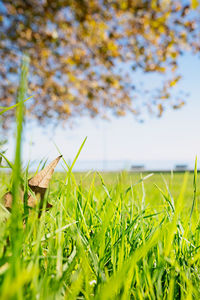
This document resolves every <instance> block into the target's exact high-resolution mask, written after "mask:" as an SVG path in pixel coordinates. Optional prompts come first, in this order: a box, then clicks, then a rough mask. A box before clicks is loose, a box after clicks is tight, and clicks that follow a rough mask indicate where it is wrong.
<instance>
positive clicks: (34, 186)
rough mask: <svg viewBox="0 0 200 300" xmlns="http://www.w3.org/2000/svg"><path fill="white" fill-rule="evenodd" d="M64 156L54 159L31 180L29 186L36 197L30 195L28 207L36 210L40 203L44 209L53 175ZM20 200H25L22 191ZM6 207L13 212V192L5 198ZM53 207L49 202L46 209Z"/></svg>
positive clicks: (21, 191)
mask: <svg viewBox="0 0 200 300" xmlns="http://www.w3.org/2000/svg"><path fill="white" fill-rule="evenodd" d="M61 157H62V155H60V156H58V157H57V158H56V159H54V160H53V161H52V162H51V163H50V164H49V165H48V166H46V167H45V168H44V169H43V170H42V171H40V172H39V173H37V174H36V175H35V176H34V177H32V178H31V179H29V181H28V186H29V187H30V189H31V190H32V191H33V192H34V194H35V197H34V196H32V195H31V194H30V193H29V194H28V201H27V202H28V206H29V207H32V208H34V207H35V206H36V205H37V202H38V201H40V208H42V205H43V200H44V195H45V192H46V190H47V188H48V186H49V182H50V180H51V177H52V175H53V172H54V169H55V167H56V166H57V164H58V162H59V160H60V159H61ZM20 198H21V199H22V201H23V199H24V192H23V190H20ZM3 199H4V205H5V207H6V208H7V209H8V210H9V211H11V208H12V201H13V196H12V193H11V192H7V193H6V194H5V195H4V196H3ZM51 207H52V205H51V204H50V203H48V202H47V205H46V209H49V208H51Z"/></svg>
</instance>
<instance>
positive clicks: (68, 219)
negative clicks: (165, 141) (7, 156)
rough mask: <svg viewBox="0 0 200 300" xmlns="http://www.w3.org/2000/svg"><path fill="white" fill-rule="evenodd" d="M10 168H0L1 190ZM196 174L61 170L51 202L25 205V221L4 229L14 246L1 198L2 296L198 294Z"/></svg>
mask: <svg viewBox="0 0 200 300" xmlns="http://www.w3.org/2000/svg"><path fill="white" fill-rule="evenodd" d="M10 177H12V174H10V175H8V174H6V173H4V172H1V175H0V180H1V190H0V194H1V196H3V194H4V193H5V191H6V189H7V188H9V187H10V183H11V182H12V180H13V178H10ZM24 178H26V174H24ZM195 180H196V179H195ZM193 181H194V175H193V174H192V173H185V174H183V173H180V174H173V173H172V174H164V175H162V174H153V175H151V176H149V174H143V175H142V174H133V173H127V172H122V173H102V174H100V173H94V172H90V173H75V174H73V173H72V172H71V171H69V170H67V169H66V173H55V174H54V176H53V179H52V181H51V184H50V187H49V190H48V192H47V194H46V197H45V199H46V200H47V198H48V202H50V203H51V204H52V205H53V207H52V208H51V209H50V210H49V211H45V210H43V211H42V215H41V217H40V218H38V208H36V209H32V211H31V212H30V213H29V216H28V220H27V223H26V227H25V228H23V229H21V231H20V232H17V233H16V232H15V235H14V236H11V238H12V239H13V243H14V246H13V245H12V242H11V243H8V236H9V235H10V234H11V232H10V230H13V229H12V226H11V219H12V218H11V217H10V216H11V214H10V213H9V212H8V211H6V210H5V209H4V208H3V205H2V206H1V231H0V234H1V237H0V257H1V258H0V265H1V266H0V290H1V299H103V300H104V299H199V297H200V288H199V271H200V268H199V257H200V252H199V243H200V233H199V230H200V229H199V213H198V211H199V209H198V206H197V203H198V202H199V193H198V192H195V187H196V186H197V184H198V183H197V181H196V182H195V185H194V184H193ZM194 192H195V203H194ZM193 203H194V209H193V211H192V214H191V210H192V204H193ZM5 220H7V221H5ZM10 227H11V229H10ZM11 235H12V234H11ZM17 247H19V249H20V253H18V257H16V256H15V255H16V253H13V251H14V252H15V251H17V250H16V248H17ZM20 247H21V248H20ZM14 249H15V250H14ZM19 249H18V251H19Z"/></svg>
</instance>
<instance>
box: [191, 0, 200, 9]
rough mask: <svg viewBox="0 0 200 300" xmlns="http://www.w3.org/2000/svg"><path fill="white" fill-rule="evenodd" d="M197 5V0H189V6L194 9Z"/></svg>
mask: <svg viewBox="0 0 200 300" xmlns="http://www.w3.org/2000/svg"><path fill="white" fill-rule="evenodd" d="M198 6H199V1H198V0H191V7H192V9H196V8H197V7H198Z"/></svg>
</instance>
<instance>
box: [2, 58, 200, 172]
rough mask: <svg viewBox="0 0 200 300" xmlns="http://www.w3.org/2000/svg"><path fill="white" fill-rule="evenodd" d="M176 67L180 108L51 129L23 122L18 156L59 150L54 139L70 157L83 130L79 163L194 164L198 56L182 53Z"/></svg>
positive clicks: (199, 133) (199, 119) (199, 141)
mask: <svg viewBox="0 0 200 300" xmlns="http://www.w3.org/2000/svg"><path fill="white" fill-rule="evenodd" d="M180 72H181V74H182V75H183V79H182V80H181V82H180V83H179V86H178V87H179V88H183V89H184V90H185V91H187V92H189V93H190V96H189V97H188V100H187V104H186V105H185V106H184V107H183V108H181V109H179V110H173V109H170V108H169V109H167V110H166V111H165V112H164V114H163V116H162V117H161V118H156V117H152V116H149V117H148V118H147V120H146V121H145V122H144V123H138V122H137V121H136V120H135V118H134V116H132V115H127V116H126V117H123V118H116V117H112V118H111V120H110V121H102V120H95V119H89V118H80V119H77V120H76V124H75V125H74V127H73V128H72V129H71V128H69V126H66V128H65V129H63V128H62V125H60V126H58V128H57V129H56V130H55V131H54V132H52V129H49V130H48V127H47V128H46V129H43V128H41V127H36V126H34V127H33V128H27V129H26V133H25V143H24V145H25V147H24V154H23V158H24V159H25V160H27V159H29V158H31V160H37V161H39V160H40V159H41V158H43V157H45V158H49V159H50V160H51V159H54V158H55V157H56V155H57V154H58V152H57V150H56V148H55V146H54V143H53V142H55V143H56V144H57V146H58V147H59V148H60V150H61V152H62V154H63V155H64V157H65V159H66V160H72V159H73V157H74V156H75V154H76V152H77V150H78V148H79V146H80V145H81V143H82V141H83V139H84V138H85V137H86V136H87V137H88V139H87V141H86V144H85V146H84V148H83V150H82V152H81V155H80V157H79V164H80V166H82V168H84V167H86V166H88V168H90V167H94V166H95V164H94V161H105V160H106V161H123V162H124V164H125V161H129V163H130V162H131V163H132V162H133V163H145V164H146V165H147V166H148V167H156V166H158V165H159V166H161V167H162V166H164V167H171V166H172V164H174V163H183V162H189V163H190V165H191V164H192V165H193V163H194V159H195V156H196V155H197V156H198V157H199V158H200V99H199V98H200V59H198V58H197V57H193V56H192V55H185V56H184V57H183V58H182V59H181V60H180ZM150 84H151V83H150ZM153 84H154V83H153V82H152V85H153ZM13 147H14V143H13V140H12V139H10V143H9V147H8V148H9V151H8V153H7V155H8V157H10V158H11V157H12V156H13V151H12V149H13ZM86 161H87V163H86ZM92 161H93V163H92ZM83 162H85V163H83ZM81 163H82V165H81ZM113 164H114V163H113ZM115 165H116V166H117V163H115ZM192 165H191V166H192ZM78 166H79V165H78V164H77V167H78ZM80 166H79V167H80ZM83 166H84V167H83Z"/></svg>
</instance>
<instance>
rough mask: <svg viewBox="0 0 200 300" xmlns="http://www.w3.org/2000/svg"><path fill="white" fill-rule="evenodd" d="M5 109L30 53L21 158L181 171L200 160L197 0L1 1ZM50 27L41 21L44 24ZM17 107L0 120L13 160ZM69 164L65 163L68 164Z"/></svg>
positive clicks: (1, 74)
mask: <svg viewBox="0 0 200 300" xmlns="http://www.w3.org/2000/svg"><path fill="white" fill-rule="evenodd" d="M0 13H1V17H0V22H1V23H0V37H1V39H0V63H1V67H0V77H1V88H0V92H1V98H0V99H1V103H2V106H8V105H11V104H14V103H15V101H16V95H17V84H18V81H19V80H18V78H19V70H20V60H21V57H22V54H23V53H26V54H28V56H29V57H30V67H29V86H28V89H29V90H28V95H27V96H30V95H34V96H33V99H31V100H30V101H28V102H27V111H26V118H25V126H24V134H23V161H24V164H26V163H27V162H28V161H32V165H31V166H32V168H35V166H36V165H37V164H38V162H39V161H40V160H41V159H46V158H48V159H49V160H52V159H54V158H55V157H56V156H57V155H58V150H57V148H59V150H60V152H61V153H62V154H63V155H64V158H65V159H66V161H68V162H72V161H73V159H74V157H75V155H76V153H77V151H78V149H79V147H80V146H81V144H82V142H83V140H84V138H85V137H86V136H87V141H86V144H85V145H84V148H83V149H82V151H81V154H80V156H79V159H78V161H77V162H76V165H75V167H74V171H86V170H91V169H92V170H101V171H119V170H124V169H125V170H132V171H145V170H152V171H170V170H177V171H183V170H187V169H193V167H194V161H195V156H196V155H197V157H200V139H199V129H200V99H199V95H200V60H199V49H200V31H199V28H200V26H199V25H200V20H199V18H200V17H199V16H200V14H199V2H198V1H97V0H96V1H39V0H38V1H37V0H30V1H20V0H17V1H15V2H12V1H0ZM41 25H42V26H41ZM14 118H15V116H14V110H13V112H12V113H9V114H7V115H6V116H5V117H4V118H3V119H2V120H1V122H2V133H1V135H2V137H3V138H6V139H7V143H6V144H4V145H3V146H2V147H3V148H2V149H3V150H6V155H7V157H9V158H10V159H12V158H13V149H14V146H15V141H14V131H15V126H14ZM60 170H62V167H60Z"/></svg>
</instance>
